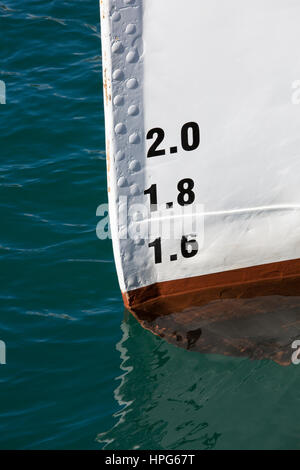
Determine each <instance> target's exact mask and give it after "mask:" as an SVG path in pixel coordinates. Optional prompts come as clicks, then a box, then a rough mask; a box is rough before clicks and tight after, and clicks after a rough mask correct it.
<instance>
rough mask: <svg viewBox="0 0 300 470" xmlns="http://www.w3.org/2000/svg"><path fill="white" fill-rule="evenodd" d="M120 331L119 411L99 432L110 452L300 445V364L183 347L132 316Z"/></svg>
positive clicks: (116, 394)
mask: <svg viewBox="0 0 300 470" xmlns="http://www.w3.org/2000/svg"><path fill="white" fill-rule="evenodd" d="M121 329H122V334H123V336H122V339H121V341H120V342H119V343H118V344H117V346H116V348H117V350H118V351H119V352H120V359H121V364H120V368H121V375H120V376H119V377H117V381H118V385H117V387H116V389H115V392H114V396H115V399H116V401H117V403H118V405H119V407H120V410H119V411H118V412H117V413H116V414H115V415H114V418H115V420H116V423H115V425H114V426H113V427H112V428H111V429H110V430H108V431H107V432H104V433H103V432H101V433H99V435H98V437H97V441H98V442H99V443H101V445H102V446H103V447H104V448H105V449H115V450H116V449H158V450H159V449H181V450H184V449H213V448H217V449H223V448H224V449H230V448H233V449H264V448H265V449H272V448H274V449H280V448H299V447H300V445H299V442H300V440H299V425H298V424H297V420H296V419H295V416H294V411H293V410H295V407H296V409H297V404H298V406H299V405H300V399H299V393H297V389H298V388H299V386H300V375H299V370H300V369H297V367H296V366H291V367H281V366H279V365H277V364H275V363H274V362H271V361H266V360H260V361H258V360H257V361H251V360H248V359H245V358H231V357H225V356H218V355H213V354H201V353H197V352H191V351H186V350H184V349H180V348H177V347H175V346H173V345H171V344H168V343H167V342H166V341H164V340H162V339H161V338H159V337H156V336H154V335H153V334H152V333H150V332H148V331H145V330H144V329H142V328H141V326H140V325H139V323H138V322H137V321H136V320H135V319H134V318H133V317H132V316H131V315H128V314H127V313H126V314H125V318H124V321H123V323H122V325H121ZM291 402H292V403H293V404H294V405H293V406H292V407H291V406H290V403H291ZM262 416H263V417H264V418H263V420H262Z"/></svg>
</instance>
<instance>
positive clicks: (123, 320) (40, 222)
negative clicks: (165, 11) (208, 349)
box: [0, 0, 300, 449]
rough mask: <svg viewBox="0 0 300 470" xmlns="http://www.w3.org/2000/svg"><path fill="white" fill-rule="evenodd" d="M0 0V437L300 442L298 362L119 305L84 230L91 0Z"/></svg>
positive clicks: (56, 443)
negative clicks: (237, 347)
mask: <svg viewBox="0 0 300 470" xmlns="http://www.w3.org/2000/svg"><path fill="white" fill-rule="evenodd" d="M4 1H5V3H0V25H1V28H0V30H1V48H0V79H1V80H3V81H5V83H6V87H7V104H6V105H1V106H0V142H1V154H0V155H1V161H0V210H1V234H0V258H1V271H0V273H1V284H0V298H1V316H0V339H2V340H3V341H5V342H6V345H7V364H6V365H1V366H0V447H1V448H9V449H14V448H18V449H33V448H35V449H64V448H72V449H75V448H84V449H102V448H103V447H105V448H108V449H132V448H141V449H143V448H148V449H188V448H189V449H214V448H216V449H224V448H235V449H240V448H242V449H243V448H277V449H279V448H282V449H287V448H298V449H299V448H300V436H299V419H298V418H299V409H300V393H299V389H300V366H298V367H296V366H291V367H280V366H279V365H277V364H275V363H272V362H269V361H250V360H247V359H234V358H225V357H222V356H214V355H201V354H198V353H192V352H188V351H184V350H181V349H177V348H176V347H174V346H171V345H168V344H167V343H166V342H164V341H162V340H161V339H159V338H157V337H155V336H153V335H152V334H151V333H149V332H147V331H145V330H143V329H142V328H141V327H140V326H139V325H138V324H137V323H136V321H135V320H134V319H133V318H132V317H128V316H126V315H125V316H124V308H123V303H122V299H121V296H120V292H119V287H118V283H117V278H116V274H115V267H114V262H113V255H112V248H111V244H110V242H109V241H105V242H103V241H101V242H100V241H99V240H97V238H96V234H95V227H96V224H97V221H98V219H97V217H96V209H97V206H98V205H99V204H100V203H103V202H106V199H107V196H106V175H105V171H106V170H105V140H104V117H103V98H102V78H101V72H102V71H101V68H102V61H101V48H100V28H99V6H98V1H97V0H76V1H75V0H52V1H50V0H48V1H41V0H23V1H22V2H20V1H18V2H17V1H15V0H4ZM179 66H180V64H179Z"/></svg>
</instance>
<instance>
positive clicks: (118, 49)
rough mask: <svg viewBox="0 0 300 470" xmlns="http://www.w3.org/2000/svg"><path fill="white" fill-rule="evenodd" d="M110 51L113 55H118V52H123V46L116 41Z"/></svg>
mask: <svg viewBox="0 0 300 470" xmlns="http://www.w3.org/2000/svg"><path fill="white" fill-rule="evenodd" d="M111 50H112V51H113V52H114V53H117V52H118V53H120V52H123V50H124V48H123V44H122V43H121V41H116V42H114V43H113V45H112V47H111Z"/></svg>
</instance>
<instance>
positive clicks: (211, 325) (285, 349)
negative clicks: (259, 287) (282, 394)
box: [133, 295, 300, 365]
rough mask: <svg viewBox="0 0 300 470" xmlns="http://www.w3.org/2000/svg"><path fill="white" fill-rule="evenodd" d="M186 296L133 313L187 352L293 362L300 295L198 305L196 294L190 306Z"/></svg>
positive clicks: (299, 335) (299, 321) (299, 334)
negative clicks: (196, 303)
mask: <svg viewBox="0 0 300 470" xmlns="http://www.w3.org/2000/svg"><path fill="white" fill-rule="evenodd" d="M188 297H189V296H187V295H175V296H173V299H170V298H158V299H156V301H155V302H148V303H145V304H143V305H142V306H141V307H137V308H136V309H135V310H134V311H133V313H134V315H135V316H136V318H137V319H138V320H139V321H140V323H141V324H142V326H143V327H144V328H146V329H148V330H150V331H152V332H153V333H155V334H156V335H159V336H160V337H162V338H164V339H165V340H167V341H168V342H170V343H172V344H176V345H177V346H180V347H183V348H185V349H188V350H192V351H198V352H201V353H214V354H225V355H230V356H243V357H248V358H251V359H271V360H273V361H275V362H277V363H279V364H281V365H289V364H291V358H292V353H291V351H292V344H293V342H294V341H295V340H297V339H298V338H300V316H299V311H300V297H298V296H280V295H273V296H264V297H255V298H249V299H247V298H246V299H245V298H237V299H230V298H228V299H219V300H215V301H211V302H208V303H207V304H205V305H199V306H195V303H194V302H195V297H194V298H193V299H192V300H193V304H192V306H188V305H187V299H188ZM183 305H184V306H183Z"/></svg>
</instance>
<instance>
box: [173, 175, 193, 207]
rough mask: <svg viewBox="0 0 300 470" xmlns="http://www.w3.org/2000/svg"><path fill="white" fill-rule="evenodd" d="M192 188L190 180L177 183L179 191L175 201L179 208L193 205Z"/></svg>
mask: <svg viewBox="0 0 300 470" xmlns="http://www.w3.org/2000/svg"><path fill="white" fill-rule="evenodd" d="M194 186H195V183H194V181H193V180H192V179H190V178H186V179H184V180H181V181H179V183H178V185H177V189H178V191H179V194H178V198H177V201H178V204H179V205H180V206H188V205H190V204H193V202H194V201H195V193H194V191H193V189H194Z"/></svg>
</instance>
